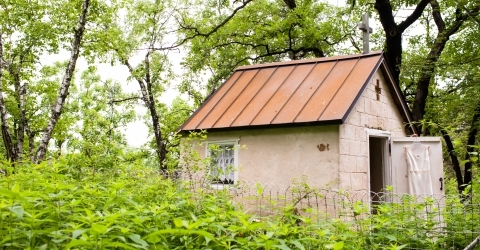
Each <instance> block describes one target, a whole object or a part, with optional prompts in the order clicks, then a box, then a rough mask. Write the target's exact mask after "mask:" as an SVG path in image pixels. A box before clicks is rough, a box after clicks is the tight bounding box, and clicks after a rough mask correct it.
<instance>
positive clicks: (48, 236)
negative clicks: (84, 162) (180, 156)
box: [0, 162, 479, 249]
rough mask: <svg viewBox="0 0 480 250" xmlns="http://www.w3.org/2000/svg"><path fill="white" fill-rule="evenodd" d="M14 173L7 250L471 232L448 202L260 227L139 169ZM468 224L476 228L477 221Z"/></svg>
mask: <svg viewBox="0 0 480 250" xmlns="http://www.w3.org/2000/svg"><path fill="white" fill-rule="evenodd" d="M16 171H17V172H16V174H15V175H10V176H7V177H2V178H1V179H0V239H1V240H0V247H2V248H4V249H37V248H41V249H71V248H74V249H92V248H95V249H110V248H116V249H185V248H188V249H192V248H195V249H199V248H201V249H206V248H209V249H401V248H404V247H409V248H412V247H413V248H425V249H434V248H437V249H438V248H450V247H455V246H465V245H466V243H468V240H469V239H470V238H469V237H467V236H468V235H467V234H462V233H460V232H465V230H467V231H468V230H469V229H468V228H466V227H469V225H466V224H465V222H464V221H465V218H461V217H462V216H464V214H465V213H464V212H463V211H464V210H465V209H469V208H468V206H466V205H465V203H462V202H461V201H460V200H458V199H450V200H448V201H447V205H448V206H447V210H445V211H438V210H437V209H438V208H437V207H436V206H435V202H433V200H431V199H426V200H424V201H421V202H419V201H417V202H414V199H412V198H413V197H411V196H404V197H402V198H401V202H400V201H398V202H397V203H388V204H379V205H377V206H375V209H376V213H375V214H372V215H370V216H366V215H368V213H369V212H368V206H366V205H365V204H362V203H361V202H357V203H354V204H350V203H345V204H344V205H345V206H344V208H345V207H350V206H351V207H352V211H354V212H355V213H354V214H355V216H354V217H352V218H351V219H347V220H344V221H341V220H337V219H325V220H324V219H322V220H316V219H315V216H313V217H303V216H302V215H299V214H298V213H296V212H295V211H294V210H289V209H287V210H285V212H284V214H283V215H282V216H278V217H277V216H274V217H269V218H261V219H260V218H257V217H255V216H253V215H250V214H247V213H245V212H243V211H242V209H241V207H240V206H238V204H237V203H236V202H235V201H234V200H235V199H234V198H233V197H232V196H231V195H230V194H229V193H228V192H224V191H218V190H217V191H216V192H213V193H212V192H207V191H206V190H203V191H202V190H197V191H196V192H195V193H194V192H192V191H190V190H189V189H187V188H186V186H184V185H182V183H181V181H180V180H174V179H164V178H163V177H162V175H159V174H158V172H156V170H153V169H149V168H142V167H140V166H135V165H127V166H118V167H117V169H112V170H110V171H104V172H98V173H84V174H83V175H82V176H81V177H79V178H74V176H72V174H71V173H70V168H69V167H67V166H66V165H65V164H64V163H62V162H58V163H56V162H53V163H51V164H47V163H43V164H41V165H36V166H26V165H24V166H22V167H19V168H17V170H16ZM303 188H306V187H303ZM456 210H458V211H456ZM425 211H428V213H425ZM440 212H442V216H443V218H440V219H439V217H438V215H439V213H440ZM471 214H472V215H473V216H476V215H475V212H473V213H471ZM312 215H313V214H310V216H312ZM466 219H467V221H471V223H472V225H471V226H474V225H475V224H474V223H478V221H479V218H473V217H472V218H466ZM440 222H442V223H444V224H441V223H440ZM439 225H446V228H441V227H439ZM442 232H447V233H442ZM449 232H455V233H452V234H450V233H449ZM451 244H455V245H453V246H452V245H451Z"/></svg>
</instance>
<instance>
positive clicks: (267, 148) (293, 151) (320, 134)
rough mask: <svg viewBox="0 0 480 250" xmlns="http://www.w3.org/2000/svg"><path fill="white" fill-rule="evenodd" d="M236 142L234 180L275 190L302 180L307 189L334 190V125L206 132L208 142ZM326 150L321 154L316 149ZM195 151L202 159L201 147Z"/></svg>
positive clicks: (336, 153)
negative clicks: (237, 143) (237, 147)
mask: <svg viewBox="0 0 480 250" xmlns="http://www.w3.org/2000/svg"><path fill="white" fill-rule="evenodd" d="M235 139H239V144H240V145H241V146H242V147H243V148H241V149H240V150H239V153H238V155H239V161H238V162H239V167H238V179H239V180H244V181H248V182H252V183H254V182H259V183H262V184H264V185H265V184H270V185H273V186H277V187H278V188H279V189H281V188H286V187H288V186H291V185H292V182H293V181H294V180H295V179H297V180H299V179H301V178H302V176H306V178H307V179H306V180H307V182H308V184H309V185H310V186H311V187H317V188H326V187H327V185H328V187H329V188H337V187H338V160H339V144H338V140H339V131H338V125H332V126H309V127H291V128H275V129H249V130H245V131H228V132H210V133H208V135H207V140H206V141H207V142H208V141H222V140H235ZM320 144H323V145H324V146H327V144H328V149H327V148H325V149H324V150H323V151H320V150H319V147H320V146H319V145H320ZM195 150H196V151H197V152H198V153H199V154H200V156H201V157H205V153H206V150H205V147H204V146H197V147H196V148H195Z"/></svg>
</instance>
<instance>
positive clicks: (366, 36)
mask: <svg viewBox="0 0 480 250" xmlns="http://www.w3.org/2000/svg"><path fill="white" fill-rule="evenodd" d="M368 19H369V17H368V14H364V15H363V20H362V22H361V23H359V24H358V28H359V29H360V30H361V31H363V54H368V53H369V52H370V33H372V32H373V30H372V28H371V27H370V26H369V25H368Z"/></svg>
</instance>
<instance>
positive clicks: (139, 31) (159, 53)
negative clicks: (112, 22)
mask: <svg viewBox="0 0 480 250" xmlns="http://www.w3.org/2000/svg"><path fill="white" fill-rule="evenodd" d="M170 4H171V3H170V2H169V1H160V0H155V1H143V0H139V1H131V2H128V3H127V4H126V5H125V6H124V8H125V10H127V16H126V18H125V19H124V20H123V21H121V20H117V25H116V26H112V27H108V28H106V30H108V31H107V33H108V34H109V38H108V40H105V41H103V43H104V44H105V45H106V48H108V50H107V51H106V52H107V53H108V51H113V52H114V57H115V58H116V60H117V61H118V62H120V63H121V64H122V65H124V66H125V67H126V68H127V70H128V71H129V72H130V75H131V78H132V79H133V80H134V81H136V82H137V83H138V86H139V88H140V96H141V100H142V101H143V103H144V105H145V107H146V108H147V109H148V112H149V115H150V120H151V124H150V125H151V128H152V130H153V134H154V139H155V151H156V155H157V159H158V162H159V167H160V169H162V170H163V169H165V168H166V165H165V159H166V154H167V149H166V144H165V141H164V138H163V137H162V130H161V120H160V116H161V115H160V113H159V110H158V101H157V98H159V96H160V95H161V94H162V93H163V91H164V89H165V86H167V85H168V84H169V81H170V80H171V79H172V78H173V74H172V72H171V68H170V62H169V60H168V52H169V51H170V50H171V49H173V48H175V47H176V46H175V45H174V46H171V45H165V44H166V41H167V40H168V36H169V34H170V32H172V30H171V28H170V25H171V24H172V17H173V12H172V8H171V6H170ZM140 55H143V57H142V58H143V59H142V60H141V61H140V63H138V64H136V65H135V64H133V63H132V61H134V59H133V58H136V57H138V56H140Z"/></svg>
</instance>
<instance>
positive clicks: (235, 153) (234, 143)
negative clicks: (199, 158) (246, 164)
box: [205, 139, 240, 188]
mask: <svg viewBox="0 0 480 250" xmlns="http://www.w3.org/2000/svg"><path fill="white" fill-rule="evenodd" d="M239 141H240V139H230V140H218V141H207V142H205V145H206V147H205V157H210V155H211V151H210V146H211V145H215V146H232V147H233V158H234V163H233V168H234V172H233V184H223V183H210V186H212V187H218V188H221V187H225V186H233V185H235V184H237V181H238V160H239V158H238V149H239V143H238V142H239ZM206 174H207V175H209V176H210V175H211V173H210V170H208V171H207V173H206Z"/></svg>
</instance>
